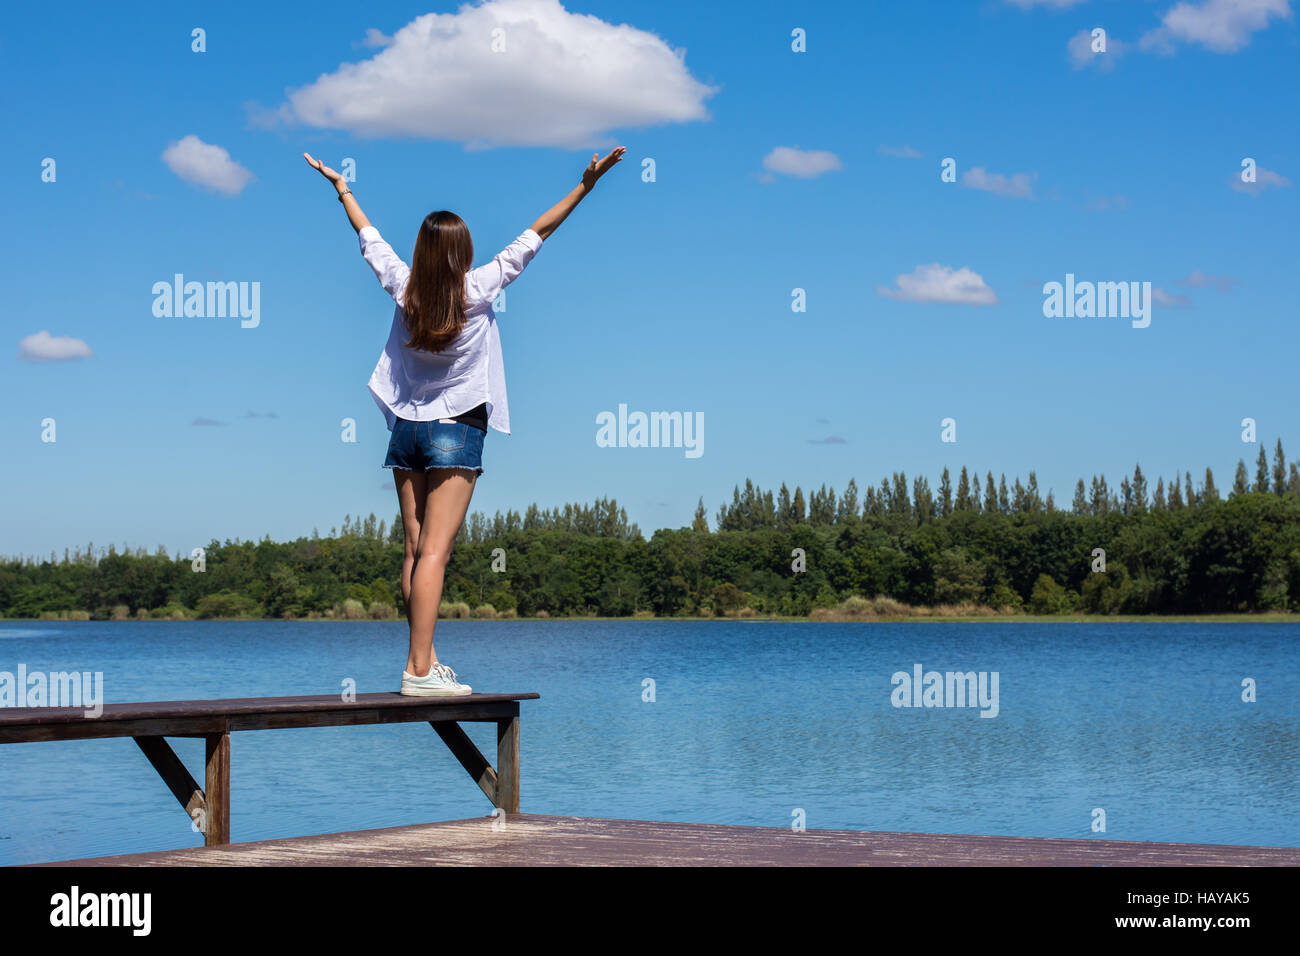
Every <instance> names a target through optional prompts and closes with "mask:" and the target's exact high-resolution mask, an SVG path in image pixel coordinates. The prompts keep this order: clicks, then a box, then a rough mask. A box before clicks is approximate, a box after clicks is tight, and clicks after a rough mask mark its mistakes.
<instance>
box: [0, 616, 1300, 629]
mask: <svg viewBox="0 0 1300 956" xmlns="http://www.w3.org/2000/svg"><path fill="white" fill-rule="evenodd" d="M198 621H212V622H220V623H243V622H257V621H260V622H267V621H273V622H276V623H283V624H318V623H343V624H401V623H405V618H402V617H389V618H345V617H296V618H278V617H186V618H124V619H120V620H119V619H114V618H89V619H88V618H37V617H0V627H3V626H4V625H5V624H6V623H9V622H13V623H15V624H176V623H194V622H198ZM438 621H439V622H440V623H441V622H442V621H466V622H470V623H495V624H500V623H507V622H513V623H536V622H539V621H717V622H721V623H766V624H770V623H779V624H798V623H802V624H925V623H930V624H935V623H953V624H980V623H986V624H997V623H1003V624H1145V623H1152V624H1155V623H1159V624H1300V614H1290V613H1285V612H1282V613H1272V612H1266V613H1259V614H1250V613H1240V614H1127V615H1121V614H1117V615H1110V614H970V615H951V616H945V615H936V614H911V615H906V614H904V615H879V616H872V615H866V616H863V617H848V616H840V617H819V618H810V617H793V616H792V617H784V616H781V615H779V614H769V615H759V614H755V615H751V616H746V617H739V616H737V615H728V616H718V615H710V616H700V615H680V616H675V617H654V616H646V615H640V616H625V617H601V616H596V615H588V614H574V615H558V614H557V615H549V616H547V617H493V618H478V617H439V618H438Z"/></svg>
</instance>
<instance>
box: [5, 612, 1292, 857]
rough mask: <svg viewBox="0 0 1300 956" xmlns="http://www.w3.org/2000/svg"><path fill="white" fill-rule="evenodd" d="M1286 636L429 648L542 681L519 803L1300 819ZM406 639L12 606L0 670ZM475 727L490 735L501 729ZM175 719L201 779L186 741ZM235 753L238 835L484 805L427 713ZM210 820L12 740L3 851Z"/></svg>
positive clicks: (69, 745) (1076, 628)
mask: <svg viewBox="0 0 1300 956" xmlns="http://www.w3.org/2000/svg"><path fill="white" fill-rule="evenodd" d="M1297 638H1300V625H1292V624H1186V623H1151V624H1096V625H1093V624H1069V623H1062V624H1026V623H977V624H958V623H952V624H946V623H918V624H803V623H764V622H748V621H734V622H732V621H635V622H631V621H612V622H609V621H573V622H569V621H532V620H527V621H500V622H479V621H445V622H442V623H440V624H439V626H438V652H439V656H440V658H441V659H442V660H443V661H444V662H445V663H448V664H450V665H451V666H452V667H454V668H455V669H456V671H457V672H458V673H459V674H460V676H461V678H462V679H463V680H465V681H467V682H469V683H471V684H472V685H474V687H475V689H476V690H481V691H505V692H514V691H537V692H539V693H540V694H541V695H542V697H541V700H537V701H525V702H524V703H523V704H522V705H521V706H522V742H521V749H522V760H521V766H522V787H521V809H522V810H523V811H525V812H531V813H555V814H567V815H577V816H592V817H622V818H631V819H646V820H675V821H689V822H709V823H730V824H746V825H755V826H788V825H789V824H790V822H791V820H792V814H794V813H795V812H796V810H802V811H804V813H805V814H806V819H807V826H809V827H813V828H843V829H862V830H868V829H870V830H896V831H897V830H902V831H923V832H940V833H985V834H1014V835H1024V836H1044V837H1085V838H1090V839H1117V840H1161V841H1186V842H1205V843H1243V844H1262V845H1273V846H1300V799H1297V798H1298V797H1300V731H1298V729H1297V726H1298V722H1297V718H1300V651H1298V650H1297ZM405 645H406V627H405V625H404V624H397V623H368V622H358V623H344V622H332V621H324V622H238V623H237V622H231V623H224V622H205V621H195V622H164V621H157V622H72V623H70V622H49V623H44V622H41V623H32V622H0V672H6V671H7V672H9V673H16V672H17V670H18V667H19V665H20V664H21V665H25V666H26V668H27V670H28V672H35V671H41V672H57V671H71V670H77V671H90V672H95V671H99V672H102V673H103V680H104V694H105V698H106V700H107V701H108V702H111V703H116V702H123V701H143V700H177V699H189V698H215V697H254V696H278V695H287V694H321V693H332V692H335V691H338V690H340V689H341V687H342V682H343V681H344V680H346V679H354V680H355V681H356V682H357V688H358V690H359V691H362V692H366V691H387V690H395V689H396V687H397V683H398V680H399V678H400V672H401V668H402V665H403V663H404V662H405ZM917 664H920V665H922V668H923V671H930V670H934V671H940V672H947V671H962V672H967V671H975V672H986V673H988V674H989V675H990V676H991V674H992V673H993V672H997V675H998V683H997V687H998V712H997V716H996V717H992V718H985V717H981V716H980V709H979V708H978V707H965V708H958V707H948V708H940V707H929V708H927V707H917V708H898V707H894V706H893V705H892V704H891V693H892V692H893V691H894V686H893V684H892V680H891V678H892V675H894V674H895V673H896V672H906V673H908V674H909V675H910V674H911V673H912V671H913V668H914V667H915V665H917ZM1248 678H1249V679H1252V680H1253V681H1254V682H1255V685H1256V687H1257V691H1256V693H1257V698H1258V699H1257V701H1256V702H1254V703H1245V702H1243V700H1242V682H1243V680H1246V679H1248ZM647 679H650V680H652V681H653V682H654V683H653V691H654V697H655V700H654V701H653V702H646V701H644V700H643V699H642V698H643V695H644V694H645V690H644V688H645V687H646V686H647V685H646V683H645V682H646V681H647ZM465 726H466V729H467V731H468V732H469V734H470V736H471V737H472V738H473V739H474V740H475V741H476V742H477V743H478V745H479V748H480V749H481V750H483V752H484V753H485V754H488V755H489V756H490V757H494V755H495V744H494V742H493V741H494V730H495V728H494V727H492V726H491V725H465ZM171 743H172V746H173V748H174V749H175V750H176V751H177V753H178V754H179V755H180V756H181V759H183V760H184V761H185V762H186V763H187V765H188V766H189V768H190V771H191V773H193V774H194V775H195V777H196V778H197V779H199V780H202V758H203V743H202V741H201V740H199V741H195V740H178V739H172V741H171ZM231 764H232V769H233V785H232V797H231V799H232V813H231V834H232V838H233V839H235V840H236V841H246V840H259V839H270V838H274V837H285V836H299V835H305V834H311V833H329V832H334V831H339V830H359V829H365V828H370V827H383V826H399V825H403V824H410V823H420V822H426V821H430V820H448V819H459V818H465V817H473V816H480V815H483V814H485V813H486V812H488V811H489V810H490V807H489V805H488V803H487V800H486V799H485V798H484V797H483V795H482V793H481V792H480V791H479V790H478V788H477V786H476V785H475V784H474V783H473V781H471V780H470V779H469V777H468V775H467V774H466V773H465V772H464V770H462V769H461V767H460V764H459V763H457V761H456V760H455V758H454V757H452V756H451V754H450V753H449V752H448V751H447V749H446V747H445V746H444V745H443V744H442V743H441V742H440V741H439V739H438V737H437V736H436V735H435V734H434V733H433V731H432V729H431V728H429V727H428V726H427V725H426V724H402V725H387V726H376V727H343V728H317V729H303V730H272V731H253V732H244V733H237V734H235V735H233V737H232V758H231ZM1097 808H1100V809H1102V810H1104V811H1105V820H1106V831H1105V832H1104V833H1094V832H1093V831H1092V821H1093V819H1094V811H1095V809H1097ZM200 843H201V838H200V836H199V834H197V833H194V832H192V831H191V828H190V824H189V821H188V820H187V819H186V817H185V815H184V812H183V811H182V810H181V808H180V806H179V805H178V804H177V803H176V801H175V798H173V797H172V795H171V793H170V792H169V791H168V790H167V789H166V787H165V786H164V785H163V783H162V781H161V779H160V778H159V777H158V776H157V774H156V773H155V772H154V770H153V769H152V767H151V766H150V765H149V763H148V761H147V760H146V759H145V757H144V755H143V754H142V753H140V751H139V749H138V748H137V747H136V745H135V744H134V743H133V742H132V741H131V740H130V739H118V740H86V741H70V742H66V743H33V744H6V745H3V746H0V863H15V862H28V861H36V860H56V859H71V858H75V857H83V856H97V855H105V854H112V853H126V852H136V851H145V850H158V849H168V848H176V847H186V846H196V845H199V844H200Z"/></svg>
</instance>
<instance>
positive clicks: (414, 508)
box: [393, 468, 427, 624]
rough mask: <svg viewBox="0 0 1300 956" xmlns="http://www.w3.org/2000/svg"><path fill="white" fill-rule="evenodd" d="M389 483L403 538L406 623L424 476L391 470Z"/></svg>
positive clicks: (415, 472) (417, 542) (403, 594)
mask: <svg viewBox="0 0 1300 956" xmlns="http://www.w3.org/2000/svg"><path fill="white" fill-rule="evenodd" d="M393 483H394V484H395V485H396V486H397V503H398V505H399V506H400V507H401V510H402V530H403V531H404V532H405V534H404V537H405V538H406V555H405V556H404V557H403V559H402V603H403V604H404V605H405V606H406V621H407V623H408V624H409V623H410V621H411V569H412V568H414V567H415V556H416V554H417V553H418V551H419V547H420V526H421V525H422V524H423V523H424V502H425V495H426V493H427V492H426V481H425V474H424V472H422V471H403V470H402V469H400V468H394V469H393Z"/></svg>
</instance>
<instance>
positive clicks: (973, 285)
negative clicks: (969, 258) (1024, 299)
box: [876, 262, 998, 305]
mask: <svg viewBox="0 0 1300 956" xmlns="http://www.w3.org/2000/svg"><path fill="white" fill-rule="evenodd" d="M894 286H895V288H892V289H891V288H889V287H887V286H883V285H878V286H876V294H877V295H881V296H884V297H885V298H887V299H898V300H899V301H900V302H942V303H947V304H950V305H995V304H996V303H997V301H998V297H997V295H996V294H994V292H993V290H992V289H990V288H989V287H988V285H987V284H986V283H985V282H984V278H983V277H982V276H981V275H980V274H979V273H977V272H973V271H971V270H970V269H969V268H967V267H966V266H962V267H961V268H960V269H954V268H952V266H944V265H940V264H939V263H937V262H933V263H931V264H929V265H920V266H917V267H916V269H914V270H913V271H912V272H911V273H908V274H905V275H900V276H898V277H897V278H895V279H894Z"/></svg>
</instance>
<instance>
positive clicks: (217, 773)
mask: <svg viewBox="0 0 1300 956" xmlns="http://www.w3.org/2000/svg"><path fill="white" fill-rule="evenodd" d="M204 740H205V741H206V742H207V747H206V750H207V764H208V770H207V786H206V787H205V788H204V791H203V796H204V799H205V802H206V803H207V812H208V828H207V831H206V832H205V833H204V835H203V842H204V844H206V845H207V846H219V845H220V844H222V843H229V842H230V734H229V733H224V734H208V735H207V736H206V737H204Z"/></svg>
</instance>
